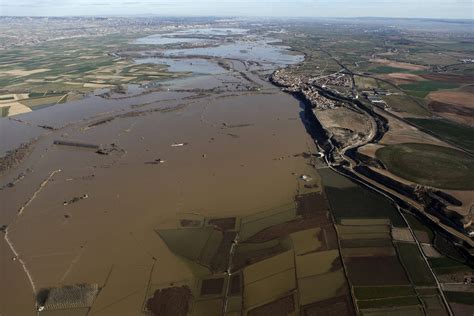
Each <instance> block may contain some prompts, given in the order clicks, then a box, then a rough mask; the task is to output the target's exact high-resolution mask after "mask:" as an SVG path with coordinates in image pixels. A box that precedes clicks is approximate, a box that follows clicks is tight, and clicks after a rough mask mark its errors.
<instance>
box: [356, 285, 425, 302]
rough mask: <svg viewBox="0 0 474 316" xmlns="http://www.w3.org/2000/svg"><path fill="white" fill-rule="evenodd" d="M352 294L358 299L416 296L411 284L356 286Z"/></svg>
mask: <svg viewBox="0 0 474 316" xmlns="http://www.w3.org/2000/svg"><path fill="white" fill-rule="evenodd" d="M354 295H355V297H356V298H357V299H358V300H369V299H378V298H389V297H399V296H416V292H415V290H414V289H413V287H412V286H410V285H409V286H356V287H354Z"/></svg>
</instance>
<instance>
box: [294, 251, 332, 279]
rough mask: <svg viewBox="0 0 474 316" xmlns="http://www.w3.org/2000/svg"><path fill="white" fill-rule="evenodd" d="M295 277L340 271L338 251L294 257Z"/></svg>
mask: <svg viewBox="0 0 474 316" xmlns="http://www.w3.org/2000/svg"><path fill="white" fill-rule="evenodd" d="M295 263H296V276H297V277H298V279H300V278H305V277H308V276H311V275H317V274H324V273H328V272H330V271H331V270H335V269H340V268H341V262H340V259H339V251H337V250H329V251H321V252H314V253H310V254H307V255H304V256H296V257H295Z"/></svg>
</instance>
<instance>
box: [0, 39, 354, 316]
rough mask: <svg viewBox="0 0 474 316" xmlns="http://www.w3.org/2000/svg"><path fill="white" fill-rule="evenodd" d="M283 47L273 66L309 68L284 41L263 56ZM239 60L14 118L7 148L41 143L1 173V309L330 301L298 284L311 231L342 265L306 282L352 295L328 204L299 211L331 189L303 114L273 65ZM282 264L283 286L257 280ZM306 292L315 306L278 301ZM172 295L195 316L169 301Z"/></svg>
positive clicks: (220, 308)
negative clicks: (274, 75)
mask: <svg viewBox="0 0 474 316" xmlns="http://www.w3.org/2000/svg"><path fill="white" fill-rule="evenodd" d="M225 34H228V32H225ZM252 45H259V44H258V42H257V43H255V44H252ZM272 47H274V48H273V49H274V50H275V52H274V55H271V54H270V55H268V56H267V57H266V58H270V59H272V58H273V56H280V57H281V56H283V55H284V57H281V58H280V57H278V58H276V59H272V60H271V67H278V66H285V65H286V64H287V62H289V61H291V62H293V63H294V62H297V61H298V60H300V57H295V56H290V55H286V53H283V49H282V48H278V47H276V46H268V47H266V48H265V52H266V50H268V49H270V48H272ZM208 49H211V48H208ZM195 53H196V52H192V54H195ZM241 54H242V55H240V56H232V57H233V58H237V57H239V58H242V59H236V60H229V61H228V64H229V68H228V70H224V71H223V73H222V74H220V75H218V76H213V77H212V79H213V80H210V78H209V76H208V75H209V74H210V73H213V71H211V72H209V71H207V72H206V71H195V70H193V69H192V66H193V65H194V66H198V67H204V68H209V67H211V68H212V67H219V66H218V65H217V64H213V62H214V61H213V60H208V59H204V60H203V61H204V63H202V62H199V61H198V62H196V64H194V63H195V61H194V62H193V65H190V64H189V66H191V68H190V69H187V68H186V67H187V66H188V64H187V61H182V60H181V61H180V62H178V63H177V64H175V65H174V66H172V67H171V69H170V71H177V72H181V71H190V72H195V73H196V74H195V75H194V76H192V77H190V78H187V79H176V80H171V81H167V82H157V84H156V85H153V86H150V87H149V88H147V87H129V90H127V91H126V92H125V93H123V92H120V93H119V92H115V91H107V90H104V91H98V92H96V93H95V94H93V95H90V96H88V97H86V98H84V99H82V100H79V101H74V102H68V103H66V104H61V105H56V106H52V107H49V108H45V109H42V110H38V111H33V112H30V113H28V114H24V115H19V116H15V117H14V118H12V119H2V121H0V128H1V130H2V131H1V132H2V138H4V139H5V140H7V139H8V141H5V142H3V141H2V148H1V149H2V152H3V153H7V156H9V154H10V157H11V156H12V155H11V154H12V152H13V151H12V150H15V149H16V148H17V147H18V146H19V145H20V144H21V143H28V145H27V146H26V147H25V148H26V150H27V153H26V154H24V155H23V156H22V157H21V159H20V158H19V159H16V160H15V159H12V161H10V163H9V165H8V168H6V171H5V173H4V175H3V176H2V178H1V180H2V182H1V188H2V190H0V199H1V200H2V208H3V210H5V211H3V212H1V214H0V223H1V225H5V226H3V227H4V238H3V239H2V240H1V242H0V248H1V249H2V254H4V255H2V257H1V260H2V262H1V265H2V273H3V275H4V277H5V279H8V280H9V282H6V283H2V284H1V285H0V291H1V293H2V296H3V297H4V298H5V299H7V300H8V302H9V303H8V304H2V307H1V308H2V310H1V311H0V312H1V313H2V314H4V313H5V314H7V315H34V314H35V310H36V309H38V308H40V309H41V310H42V314H44V315H56V314H57V313H58V309H59V310H62V311H64V312H66V313H67V314H72V313H74V314H77V315H85V314H86V313H88V315H136V314H140V313H142V312H147V311H148V312H150V311H151V312H153V313H159V314H160V315H162V314H163V315H176V313H178V314H179V313H182V312H185V313H190V314H193V315H204V314H206V315H210V314H222V313H225V314H229V315H230V314H232V313H236V312H239V311H240V312H244V311H245V312H246V313H247V312H248V313H250V314H252V313H256V314H258V313H259V310H266V309H267V308H270V309H272V308H274V307H275V306H279V304H280V305H281V304H283V305H284V306H286V307H285V308H288V309H289V311H296V310H298V309H299V306H300V305H308V304H309V303H312V302H314V301H317V300H321V299H326V296H325V295H326V294H324V293H322V294H319V296H318V297H313V296H314V295H313V294H311V293H310V292H311V285H310V283H308V281H304V280H303V277H301V278H295V271H296V270H295V269H299V264H297V265H296V266H295V265H294V263H292V262H293V258H294V256H295V251H294V249H293V245H292V244H293V243H294V242H296V243H297V244H298V245H299V244H300V243H301V246H298V247H299V248H298V249H300V248H301V249H313V248H312V246H311V245H309V246H308V245H307V241H305V240H302V239H304V238H302V237H301V236H299V237H298V235H295V236H294V237H292V236H293V234H298V232H300V231H306V230H309V231H308V232H307V233H306V234H308V236H310V237H309V238H310V239H311V238H314V240H315V241H316V240H318V242H317V243H319V244H320V246H318V247H317V248H314V249H313V250H317V249H320V250H321V251H324V252H328V256H329V257H328V259H327V260H328V261H327V262H328V263H327V264H328V266H327V267H323V268H321V271H319V270H318V271H312V270H311V269H310V271H308V272H305V274H304V276H305V277H306V276H316V275H324V277H323V278H324V280H326V281H324V282H331V281H330V280H332V279H334V280H336V279H337V280H338V281H337V282H336V283H335V284H334V292H331V293H333V294H335V293H338V294H337V295H340V294H341V293H347V288H346V286H345V281H344V277H343V274H341V273H342V270H340V269H341V268H340V264H339V265H338V264H336V266H335V267H333V268H331V263H332V262H333V261H334V260H336V261H337V260H340V259H338V256H335V257H334V255H333V254H330V253H329V252H331V251H334V250H331V249H334V247H337V246H335V245H337V244H335V239H334V238H335V233H334V230H333V228H332V226H331V221H330V219H329V218H328V217H327V207H326V206H324V205H325V202H324V201H325V199H324V198H323V197H321V208H320V210H319V211H318V210H314V212H316V213H314V214H313V210H311V211H310V212H309V213H308V210H306V211H299V210H298V203H297V202H295V196H297V195H301V194H307V193H311V192H313V193H318V194H320V191H321V187H320V182H319V176H318V175H317V173H316V171H315V169H314V168H313V167H312V165H311V164H312V155H311V153H312V152H315V150H316V149H315V145H314V142H313V140H312V139H311V137H310V136H309V135H308V134H307V133H306V130H305V127H304V125H303V124H302V123H301V116H302V115H304V114H302V113H303V106H302V105H301V104H300V102H299V101H298V100H296V99H294V98H292V97H291V96H289V95H287V94H284V93H283V92H281V91H279V89H277V88H275V87H273V86H272V85H270V84H269V83H268V82H267V81H266V79H265V78H264V76H263V75H264V73H266V72H267V71H268V70H269V69H268V67H269V65H270V64H267V65H266V67H263V66H259V62H260V61H259V60H258V59H257V60H253V59H252V57H253V55H249V56H247V57H248V58H244V57H245V56H246V55H245V54H244V53H243V52H242V53H241ZM216 56H219V57H220V58H222V59H226V55H225V54H224V55H222V54H221V53H220V52H219V50H217V53H216ZM283 61H285V62H283ZM267 62H269V60H267ZM250 64H252V65H253V66H252V67H253V68H252V70H250V69H249V65H250ZM173 67H177V68H173ZM216 69H217V68H216ZM260 71H261V72H260ZM17 130H24V131H25V133H24V134H22V133H18V132H17ZM20 135H21V136H20ZM13 157H14V155H13ZM2 163H5V161H3V162H2ZM303 176H304V177H303ZM318 212H319V213H318ZM304 218H306V219H307V220H303V219H304ZM287 223H289V224H287ZM313 235H314V236H313ZM311 236H313V237H311ZM292 238H295V241H292V240H293V239H292ZM296 240H300V241H296ZM308 247H309V248H308ZM269 260H270V261H269ZM307 260H310V261H311V260H313V262H314V260H316V259H312V258H308V259H307ZM310 261H308V262H310ZM272 262H275V265H274V264H273V263H272ZM290 263H291V264H290ZM287 264H290V265H288V266H287ZM268 265H270V266H273V265H274V266H275V268H276V270H275V273H276V275H275V276H271V275H270V274H269V275H268V277H267V276H261V275H260V273H259V272H258V271H261V269H265V268H264V267H265V266H268ZM306 265H308V263H306ZM332 265H333V266H334V263H332ZM278 267H280V268H278ZM337 267H339V268H337ZM323 270H324V271H323ZM326 270H328V271H326ZM329 271H331V272H329ZM229 272H230V273H231V274H230V275H229ZM326 272H328V273H332V274H334V273H335V274H334V276H331V274H328V275H326V274H324V273H326ZM252 275H254V276H252ZM252 278H256V279H255V280H254V281H252ZM275 282H276V283H275ZM299 283H301V285H300V286H303V287H305V288H306V289H305V290H304V291H308V292H307V294H305V295H306V296H305V299H304V300H303V301H301V302H300V301H298V298H297V297H296V296H294V295H292V296H288V297H287V299H286V300H285V301H280V300H279V297H280V296H281V295H282V294H284V293H288V292H292V291H296V288H297V287H298V284H299ZM11 284H15V287H14V288H12V287H11ZM81 284H84V286H82V285H81ZM274 285H276V286H274ZM270 288H273V289H272V292H268V293H266V294H265V295H264V296H261V295H259V294H257V293H260V292H261V289H270ZM341 289H342V290H341ZM341 291H342V292H341ZM305 293H306V292H305ZM333 294H331V296H334V295H333ZM321 295H322V296H321ZM342 295H344V294H342ZM173 297H175V298H174V299H178V300H181V301H182V306H183V307H182V308H184V309H185V311H176V310H174V309H173V308H171V307H170V306H168V307H166V306H165V307H163V306H162V305H163V300H165V301H173V300H174V299H173ZM176 297H177V298H176ZM66 298H67V299H66ZM274 301H275V302H274ZM187 304H188V305H187ZM268 304H270V305H268ZM272 304H273V305H272ZM344 304H346V303H344ZM347 304H348V305H347V306H350V301H348V302H347ZM165 305H166V304H165ZM159 306H161V307H159ZM160 308H164V310H162V309H160ZM348 308H349V307H348ZM157 310H159V311H157ZM253 310H254V311H253ZM251 311H253V312H251Z"/></svg>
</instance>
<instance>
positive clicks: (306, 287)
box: [298, 270, 347, 305]
mask: <svg viewBox="0 0 474 316" xmlns="http://www.w3.org/2000/svg"><path fill="white" fill-rule="evenodd" d="M346 287H347V286H346V278H345V276H344V272H343V271H342V270H338V271H335V272H330V273H325V274H319V275H313V276H310V277H306V278H302V279H298V290H299V297H300V305H307V304H311V303H315V302H319V301H323V300H327V299H330V298H333V297H335V296H337V295H338V294H339V295H340V294H341V293H344V292H346V291H345V288H346Z"/></svg>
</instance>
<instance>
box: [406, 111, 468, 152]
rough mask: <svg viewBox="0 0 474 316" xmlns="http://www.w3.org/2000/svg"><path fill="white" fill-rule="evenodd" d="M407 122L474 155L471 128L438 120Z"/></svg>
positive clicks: (411, 120)
mask: <svg viewBox="0 0 474 316" xmlns="http://www.w3.org/2000/svg"><path fill="white" fill-rule="evenodd" d="M407 120H408V121H410V122H411V123H413V124H415V125H417V126H419V127H421V128H423V129H425V130H428V131H430V132H432V133H433V134H435V135H436V136H438V137H439V138H441V139H443V140H446V141H449V142H452V143H454V144H456V145H458V146H460V147H462V148H464V149H465V150H468V151H470V152H473V153H474V128H472V127H470V126H466V125H461V124H457V123H454V122H450V121H447V120H438V119H420V118H408V119H407Z"/></svg>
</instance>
